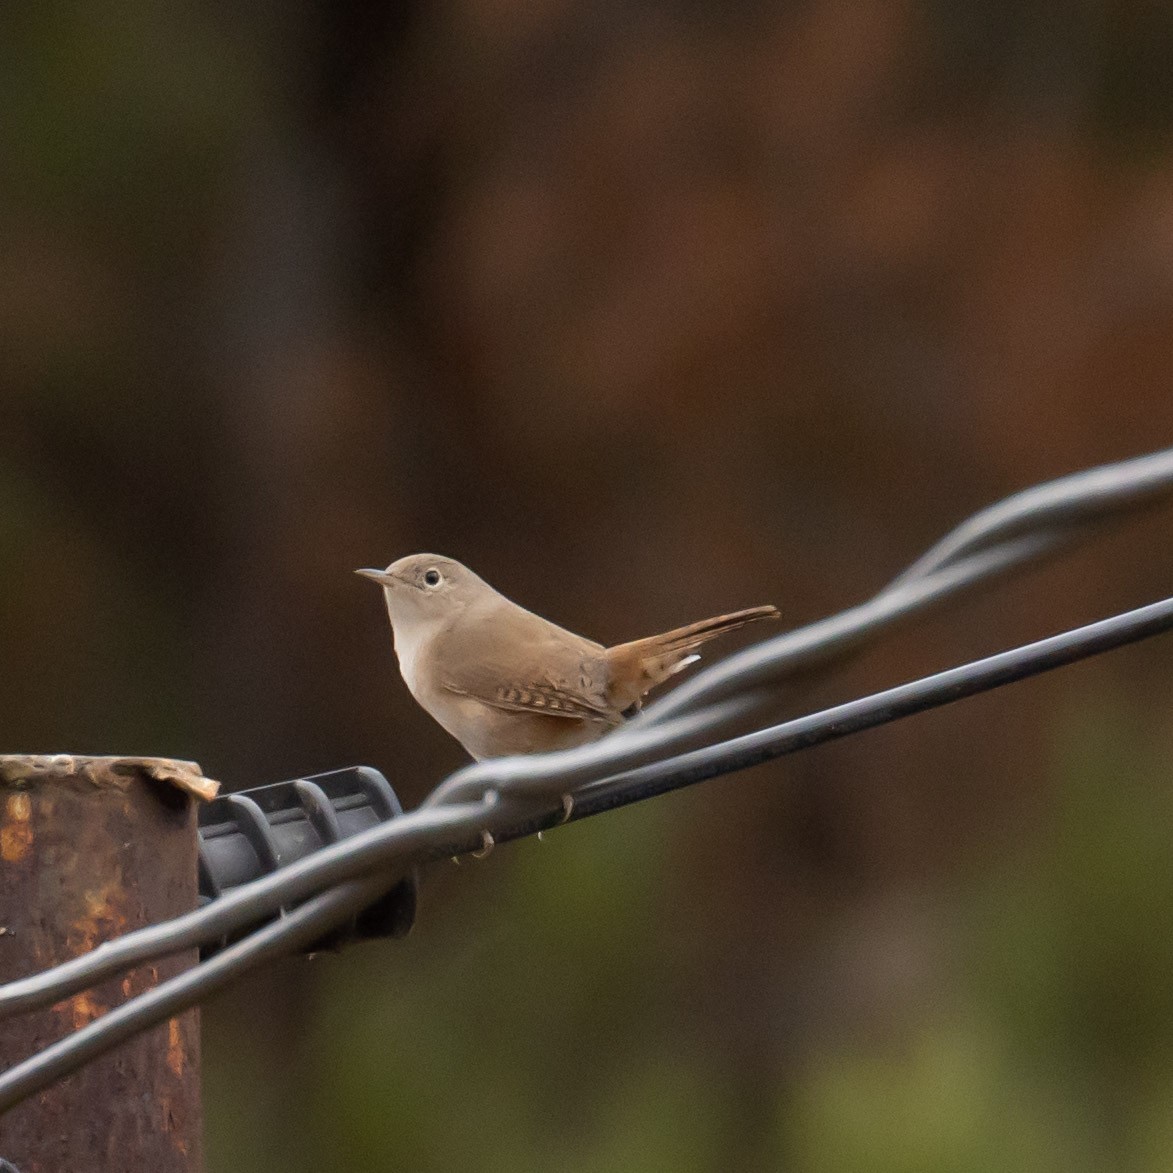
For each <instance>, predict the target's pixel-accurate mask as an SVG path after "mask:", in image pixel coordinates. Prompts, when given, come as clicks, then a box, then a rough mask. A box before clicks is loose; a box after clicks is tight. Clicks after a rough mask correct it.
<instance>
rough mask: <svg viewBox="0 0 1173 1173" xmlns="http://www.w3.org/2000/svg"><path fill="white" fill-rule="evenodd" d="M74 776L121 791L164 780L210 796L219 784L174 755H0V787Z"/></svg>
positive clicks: (199, 795)
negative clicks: (133, 781) (135, 784)
mask: <svg viewBox="0 0 1173 1173" xmlns="http://www.w3.org/2000/svg"><path fill="white" fill-rule="evenodd" d="M49 778H52V779H53V781H54V782H55V783H60V782H61V780H62V779H76V780H77V781H78V783H79V784H80V785H85V786H98V787H103V786H108V787H112V788H114V789H118V790H125V789H126V788H127V786H128V785H130V781H131V779H133V778H150V779H152V780H153V781H155V782H163V783H167V784H169V785H171V786H174V787H176V788H177V789H179V790H182V791H185V792H186V793H188V794H194V795H195V796H196V798H202V799H204V800H205V801H206V800H209V799H213V798H215V797H216V794H217V793H218V792H219V790H220V783H219V782H213V781H212V779H211V778H205V777H204V774H203V771H202V770H201V769H200V767H199V765H198V764H197V763H196V762H181V761H177V760H176V759H174V758H122V757H87V756H82V755H74V754H0V787H4V786H7V787H10V788H12V789H17V790H22V789H28V788H30V787H33V786H36V785H37V784H38V783H39V782H40V781H41V780H42V779H49Z"/></svg>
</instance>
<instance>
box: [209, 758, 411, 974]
mask: <svg viewBox="0 0 1173 1173" xmlns="http://www.w3.org/2000/svg"><path fill="white" fill-rule="evenodd" d="M401 814H403V807H402V806H401V805H400V803H399V799H398V797H396V794H395V791H394V790H393V789H392V788H391V784H390V783H389V782H388V781H387V779H386V778H384V777H383V775H382V774H380V773H379V771H378V770H374V769H372V768H371V767H370V766H351V767H350V768H349V769H345V770H331V771H330V772H329V773H328V774H314V775H313V776H312V777H309V778H295V779H294V780H293V781H291V782H275V783H273V784H272V785H271V786H257V787H255V788H253V789H252V790H240V791H237V792H236V793H234V794H225V795H222V796H221V797H220V798H216V799H213V800H212V801H211V802H209V803H205V804H204V805H203V806H202V807H201V808H200V813H199V832H200V903H201V904H207V903H208V902H209V901H211V900H215V899H216V898H217V897H218V896H222V895H223V894H224V893H226V892H230V891H231V890H232V889H233V888H235V887H237V886H238V885H240V884H247V883H248V882H249V881H250V880H256V879H258V878H259V877H261V876H265V875H269V874H271V873H272V872H275V871H277V870H279V869H280V868H282V867H284V866H285V865H286V864H289V863H292V862H293V861H294V860H298V859H304V858H305V856H307V855H311V854H313V852H315V851H318V850H320V849H321V848H323V847H326V846H328V845H329V844H331V843H337V842H338V841H339V840H341V839H346V838H348V837H349V836H351V835H356V834H358V832H360V831H365V830H367V829H368V828H370V827H374V826H377V825H378V824H379V823H385V822H388V821H389V820H391V819H394V818H398V817H399V815H401ZM416 889H417V878H416V874H415V872H414V871H413V872H412V873H411V874H410V875H408V876H405V877H404V878H403V879H402V880H400V881H399V883H397V884H396V885H395V887H394V888H392V889H391V890H390V891H389V892H388V893H387V894H386V895H385V896H383V897H381V898H380V899H379V900H377V901H375V903H374V904H372V905H370V906H369V907H367V908H364V909H363V910H362V912H360V913H359V914H358V915H357V916H356V917H354V918H353V919H352V921H351V922H350V924H348V925H344V926H342V927H341V928H339V929H337V930H336V931H335V932H333V933H331V934H330V936H329V938H328V939H326V940H323V941H317V942H315V943H314V944H313V945H312V946H311V947H310V952H313V951H316V950H320V949H325V948H338V947H340V946H341V945H343V944H345V943H346V942H347V941H349V940H354V939H368V938H372V937H405V936H406V935H407V934H408V932H409V931H410V930H411V926H412V924H413V923H414V922H415V910H416ZM225 944H227V941H226V940H225V941H221V942H219V944H218V945H214V946H211V947H205V949H204V950H203V955H204V956H208V955H209V954H210V953H214V952H216V949H217V948H223V946H224V945H225Z"/></svg>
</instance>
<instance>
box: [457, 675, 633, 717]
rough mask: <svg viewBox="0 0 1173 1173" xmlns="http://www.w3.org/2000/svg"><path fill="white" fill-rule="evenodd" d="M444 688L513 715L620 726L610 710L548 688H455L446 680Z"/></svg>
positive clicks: (505, 685)
mask: <svg viewBox="0 0 1173 1173" xmlns="http://www.w3.org/2000/svg"><path fill="white" fill-rule="evenodd" d="M443 687H444V688H446V689H447V690H448V691H449V692H454V693H457V694H459V695H460V696H469V697H472V698H474V699H475V700H478V701H480V702H481V703H482V704H486V705H492V706H493V707H494V708H496V709H507V710H509V711H510V712H514V713H542V714H544V715H545V716H547V717H572V718H575V719H577V720H580V721H582V720H586V721H603V722H606V723H607V724H608V725H615V724H618V718H617V717H616V716H615V715H614V714H613V713H612V712H611V711H610V710H608V709H606V708H604V707H602V706H601V705H598V704H595V703H593V702H592V701H591V700H590V699H589V698H587V697H584V696H582V695H575V694H574V693H570V692H566V691H564V690H563V689H560V688H554V687H552V686H551V685H549V684H533V683H526V684H500V683H496V684H494V683H491V682H488V681H485V682H483V683H482V684H481V685H480V686H479V687H478V686H477V685H476V684H471V685H470V684H469V683H465V684H456V683H455V682H454V681H451V680H446V681H445V682H444V685H443Z"/></svg>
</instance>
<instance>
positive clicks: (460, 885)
mask: <svg viewBox="0 0 1173 1173" xmlns="http://www.w3.org/2000/svg"><path fill="white" fill-rule="evenodd" d="M0 22H2V29H0V110H2V111H3V114H2V115H0V436H2V438H3V444H2V446H0V550H2V552H3V560H4V568H5V569H4V574H3V576H0V649H2V652H3V669H2V671H0V732H2V734H3V737H2V739H0V740H2V743H3V748H4V749H5V750H6V751H13V752H16V751H21V752H33V751H37V752H56V751H71V752H96V753H128V754H159V755H172V756H177V757H183V758H193V759H196V760H198V761H199V762H200V763H201V764H202V765H203V767H204V769H205V771H206V772H207V773H208V774H209V775H211V776H213V777H216V778H220V779H223V780H224V782H225V783H226V784H227V785H228V786H229V787H243V786H252V785H259V784H261V783H264V782H271V781H276V780H279V779H283V778H287V777H295V776H297V775H299V774H304V773H310V772H313V771H317V770H323V769H329V768H332V767H337V766H342V765H347V764H351V763H356V762H363V763H367V764H370V765H373V766H376V767H378V768H379V769H381V770H382V771H383V772H384V773H385V774H386V775H387V776H388V778H389V779H390V780H391V781H392V782H393V784H394V785H395V786H396V787H397V789H398V790H399V792H400V794H401V796H402V797H403V799H404V801H405V803H406V804H408V805H414V804H415V803H417V802H418V801H419V800H420V798H421V797H422V796H423V795H424V794H425V793H426V792H427V791H428V790H429V789H430V788H431V787H432V786H433V785H434V784H435V783H436V782H437V781H438V780H439V779H440V778H442V777H443V776H444V775H445V773H446V772H448V771H449V770H451V769H453V768H454V767H456V766H458V765H459V764H461V762H462V761H463V754H462V751H461V750H460V748H459V747H458V746H457V745H456V743H455V742H453V741H452V740H450V739H449V738H448V737H447V736H446V735H445V734H444V733H443V731H442V730H441V729H440V728H439V727H438V726H436V725H435V724H434V723H432V722H431V720H430V719H429V718H428V717H427V716H426V715H424V714H423V713H422V711H420V710H418V709H417V708H416V707H415V705H414V703H413V702H412V701H411V699H410V697H409V696H408V694H407V691H406V689H405V688H404V686H403V685H402V683H401V681H400V679H399V676H398V671H397V668H396V665H395V661H394V658H393V655H392V650H391V643H390V634H389V630H388V628H387V626H386V620H385V616H384V613H383V611H382V605H381V600H380V598H379V594H378V591H377V590H375V589H374V588H373V587H372V586H371V585H370V584H369V583H364V582H363V581H361V580H359V579H356V578H355V577H354V575H353V574H352V570H353V569H354V568H355V567H358V566H369V565H383V564H385V563H387V562H389V561H391V560H392V559H393V558H396V557H399V556H400V555H402V554H404V553H408V552H412V551H416V550H435V551H439V552H443V553H447V554H451V555H453V556H455V557H458V558H460V559H461V560H463V561H465V562H467V563H468V564H469V565H471V566H472V567H474V568H475V569H476V570H478V571H479V572H480V573H481V574H482V575H483V576H484V577H485V578H487V579H488V580H489V581H490V582H491V583H493V584H494V585H496V586H498V587H499V588H500V589H501V590H503V591H504V592H505V593H507V594H509V595H510V596H511V597H513V598H515V599H517V600H519V601H521V602H522V603H524V604H525V605H527V606H530V607H532V608H533V609H535V610H537V611H539V612H541V613H542V614H544V615H547V616H549V617H550V618H552V619H554V620H555V621H557V622H560V623H562V624H564V625H566V626H568V627H571V628H573V629H575V630H578V631H582V632H584V633H586V634H589V635H591V636H593V637H595V638H597V639H600V640H603V641H607V642H616V641H620V640H624V639H629V638H634V637H636V636H640V635H645V634H649V633H650V632H652V631H655V630H660V629H663V628H666V627H670V626H674V625H677V624H681V623H684V622H687V621H690V620H693V619H697V618H700V617H702V616H705V615H708V614H710V613H714V612H717V611H722V610H728V609H731V608H735V607H740V606H747V605H751V604H757V603H764V602H773V603H776V604H778V605H779V606H780V607H781V608H782V610H783V612H784V615H785V618H786V621H787V623H788V624H791V625H798V624H801V623H804V622H808V621H810V620H813V619H816V618H818V617H820V616H822V615H825V614H827V613H830V612H832V611H835V610H838V609H839V608H842V607H844V606H847V605H850V604H852V603H854V602H856V601H859V600H860V599H862V598H863V597H865V596H866V595H868V594H870V593H871V592H873V591H874V590H875V589H877V588H878V587H879V586H880V585H881V584H882V583H883V582H884V581H886V579H887V578H888V577H890V576H891V575H893V574H894V573H895V572H896V571H898V570H899V569H900V568H901V567H902V566H903V565H904V564H906V563H907V562H908V561H910V560H911V559H912V558H913V557H915V556H916V555H917V554H918V553H919V552H920V551H921V550H922V549H923V548H924V547H925V546H927V545H928V544H929V543H930V542H931V541H933V540H934V539H935V538H937V537H938V536H939V535H940V534H941V533H943V532H944V531H945V530H946V529H947V528H949V527H950V526H951V525H952V524H953V523H954V522H956V521H958V520H960V519H961V518H963V517H964V516H966V515H967V514H968V513H970V512H972V511H974V510H975V509H977V508H979V507H981V506H982V505H984V504H987V503H989V502H991V501H993V500H995V499H996V498H998V497H1000V496H1003V495H1005V494H1006V493H1009V492H1011V491H1013V490H1015V489H1017V488H1021V487H1023V486H1026V485H1029V484H1032V483H1035V482H1037V481H1040V480H1043V479H1046V478H1049V477H1052V476H1056V475H1059V474H1062V473H1065V472H1068V471H1071V470H1074V469H1077V468H1080V467H1084V466H1087V465H1090V464H1095V463H1100V462H1103V461H1107V460H1113V459H1117V458H1121V457H1124V456H1128V455H1132V454H1134V453H1139V452H1142V451H1147V450H1149V449H1152V448H1156V447H1160V446H1163V445H1167V444H1169V443H1171V442H1173V396H1171V395H1170V358H1171V355H1173V10H1171V9H1170V7H1169V6H1168V5H1167V4H1166V3H1163V2H1160V0H1115V2H1113V3H1108V2H1107V0H1083V2H1080V3H1074V4H1058V3H1054V2H1049V0H1028V2H1027V3H1020V4H1009V3H1004V2H1002V0H987V2H986V3H980V4H961V3H947V2H945V0H920V2H914V0H883V2H882V3H881V2H879V0H801V2H799V0H787V2H783V3H764V2H761V0H739V2H737V3H733V4H726V5H720V6H718V5H709V4H701V3H696V2H694V0H666V2H661V3H643V4H639V3H626V4H625V3H596V4H583V3H570V2H568V0H543V2H542V3H537V4H534V3H528V4H527V3H521V2H519V0H451V2H448V3H437V2H433V3H420V2H418V0H401V2H399V3H394V4H392V3H385V4H369V3H361V2H356V0H335V2H333V3H329V4H327V3H316V4H315V3H309V2H302V3H283V4H277V3H253V4H243V5H236V4H228V3H225V2H223V0H219V2H216V0H209V2H206V3H199V2H196V0H187V2H185V0H177V2H174V3H170V4H163V3H153V2H151V0H46V2H45V3H42V4H39V5H35V6H14V7H10V8H7V9H6V10H5V11H4V13H3V15H0ZM1171 522H1173V510H1170V509H1166V510H1164V511H1161V510H1156V511H1150V512H1149V513H1147V514H1146V515H1145V516H1144V517H1142V518H1140V519H1137V520H1134V521H1130V522H1127V523H1124V524H1121V525H1119V526H1118V527H1115V528H1114V529H1113V531H1112V532H1111V533H1110V534H1108V535H1106V536H1102V537H1099V538H1097V539H1096V540H1094V541H1093V542H1091V543H1089V544H1088V545H1086V546H1085V547H1083V548H1081V549H1080V551H1078V552H1077V553H1076V554H1074V555H1070V556H1067V557H1064V558H1062V559H1059V560H1057V561H1055V562H1053V563H1051V564H1049V565H1048V566H1047V567H1046V568H1045V569H1041V570H1036V571H1032V572H1030V573H1029V574H1025V575H1022V576H1020V577H1018V578H1016V579H1015V580H1013V581H1012V582H1010V583H1006V584H1002V585H999V586H996V587H991V588H986V589H984V590H983V591H981V592H980V594H979V596H973V597H968V598H966V599H964V600H960V601H954V602H953V603H951V604H950V605H949V606H948V607H947V608H945V609H944V610H942V611H940V612H937V613H935V614H934V615H933V616H932V617H931V618H926V619H923V620H921V621H918V622H917V623H916V624H915V625H913V626H911V627H909V628H908V629H907V630H905V631H903V632H902V633H900V634H899V635H898V636H893V637H891V638H889V639H887V640H885V641H884V642H883V643H882V644H881V645H880V646H878V647H877V648H875V649H874V650H873V651H871V652H869V653H868V654H867V655H865V656H864V657H862V658H860V659H859V660H857V661H855V662H853V663H852V664H850V665H849V666H845V667H844V668H843V669H842V670H841V671H837V672H835V673H831V674H829V675H827V676H826V677H824V678H821V679H820V680H819V681H818V682H817V683H812V684H811V685H809V686H807V687H804V688H803V689H802V690H796V691H795V693H794V695H793V696H791V697H789V698H788V699H787V706H788V709H789V711H792V712H799V711H803V710H805V709H808V708H811V707H814V706H818V705H823V704H826V703H829V702H832V701H834V700H837V699H842V698H846V697H849V696H852V695H856V694H858V693H860V692H863V691H867V690H872V689H875V688H879V687H882V686H884V685H887V684H892V683H896V682H899V681H902V680H905V679H908V678H911V677H913V676H914V675H918V674H921V673H924V672H928V671H931V670H934V669H937V668H941V667H946V666H949V665H951V664H953V663H955V662H958V661H960V660H962V659H965V658H972V657H976V656H978V655H981V654H984V653H988V652H990V651H994V650H998V649H1001V648H1004V647H1009V646H1011V645H1013V644H1015V643H1017V642H1021V641H1024V640H1027V639H1030V638H1034V637H1037V636H1041V635H1045V634H1050V633H1052V632H1054V631H1057V630H1060V629H1062V628H1064V627H1067V626H1071V625H1074V624H1078V623H1081V622H1086V621H1089V620H1092V619H1095V618H1099V617H1102V616H1104V615H1106V614H1109V613H1110V612H1112V611H1113V610H1117V609H1123V608H1126V607H1130V606H1135V605H1139V604H1141V603H1144V602H1148V601H1151V600H1153V599H1155V598H1158V597H1162V596H1164V595H1167V594H1169V593H1170V592H1171V591H1173V574H1171V570H1173V567H1171V565H1170V561H1171V560H1170V556H1169V549H1170V543H1169V527H1170V524H1171ZM749 634H751V633H747V635H749ZM733 642H734V641H730V643H729V644H727V645H722V646H721V648H720V649H715V651H717V650H720V651H722V652H723V651H725V650H727V648H728V647H729V646H731V645H732V643H733ZM1169 656H1170V645H1169V643H1168V642H1166V641H1164V640H1154V641H1151V642H1150V643H1146V644H1144V645H1141V646H1138V647H1135V648H1132V649H1128V650H1125V651H1121V652H1117V653H1114V654H1112V655H1110V656H1106V657H1103V658H1102V659H1099V660H1096V661H1095V662H1092V663H1088V664H1085V665H1082V666H1079V667H1076V668H1071V669H1067V670H1064V671H1062V672H1059V673H1055V674H1053V675H1051V676H1048V677H1045V678H1043V679H1039V680H1036V681H1033V682H1029V683H1025V684H1021V685H1017V686H1015V687H1012V688H1007V689H1004V690H1000V691H998V692H996V693H993V694H990V695H987V696H985V697H982V698H978V699H975V700H970V701H967V702H965V703H963V704H960V705H957V706H954V707H951V708H947V709H944V710H941V711H939V712H936V713H933V714H930V715H927V716H922V717H918V718H915V719H912V720H908V721H904V722H901V723H899V724H898V725H895V726H892V727H889V728H886V729H883V730H879V731H876V732H872V733H868V734H865V735H862V736H859V737H855V738H852V739H850V740H849V741H846V742H843V743H841V744H836V745H832V746H828V747H826V748H823V749H819V750H816V751H813V752H808V753H804V754H802V755H799V756H797V757H795V758H793V759H790V760H784V761H781V762H779V763H777V764H775V765H774V766H772V767H769V768H761V769H758V770H756V771H753V772H750V773H747V774H742V775H738V776H735V777H731V778H726V779H723V780H719V781H715V782H711V783H708V784H706V785H705V786H702V787H697V788H695V789H693V790H690V791H687V792H683V793H679V794H676V795H673V796H669V797H666V798H663V799H661V800H658V801H656V802H654V803H648V804H644V805H642V806H640V807H636V808H632V809H628V810H625V811H622V812H618V813H614V814H611V815H609V816H607V817H605V818H599V819H592V820H590V821H588V822H584V823H581V824H576V825H573V826H570V827H567V828H565V829H563V830H559V831H557V832H554V833H551V834H549V835H547V836H546V837H545V840H544V842H542V843H538V842H536V841H526V842H522V843H518V844H515V845H511V846H509V847H507V848H503V849H500V850H498V851H497V852H495V853H494V854H493V855H492V856H491V857H490V858H489V859H487V860H485V861H484V862H481V863H476V864H471V863H470V864H467V865H465V866H462V867H459V868H457V867H453V866H451V865H447V866H445V867H438V868H435V869H433V870H432V871H431V872H429V873H428V883H427V886H426V888H425V891H424V895H423V904H422V909H421V915H420V919H419V923H418V925H417V927H416V930H415V932H414V933H413V935H412V936H411V937H410V938H409V939H408V940H407V941H406V942H402V943H391V942H379V943H372V944H368V945H364V946H362V947H356V948H352V949H349V950H348V951H346V952H344V953H342V954H340V955H338V956H323V957H319V958H317V959H315V960H314V961H312V962H306V961H304V960H301V959H296V960H290V961H287V962H286V963H284V964H282V965H280V966H277V967H274V968H273V969H271V970H269V971H266V972H265V973H263V974H261V975H259V976H257V977H256V978H255V979H253V980H250V981H249V982H248V983H247V984H245V985H243V986H241V987H239V988H237V989H235V990H234V991H233V992H232V993H231V994H229V995H227V996H224V997H222V998H220V999H219V1000H217V1001H216V1002H214V1003H213V1004H211V1005H209V1006H208V1007H207V1008H206V1009H205V1012H204V1026H205V1029H204V1040H205V1065H206V1108H207V1149H208V1153H207V1159H208V1169H209V1171H210V1173H229V1171H231V1173H269V1171H275V1170H281V1171H283V1173H296V1171H302V1170H304V1171H308V1170H311V1169H324V1168H329V1169H344V1170H354V1171H356V1173H362V1171H366V1170H407V1171H409V1173H411V1171H416V1170H419V1171H423V1173H427V1171H430V1170H447V1169H452V1168H458V1167H464V1168H475V1169H485V1170H528V1169H564V1170H571V1171H575V1173H594V1171H600V1173H601V1171H604V1170H632V1171H636V1173H643V1171H660V1170H664V1171H669V1170H698V1171H718V1170H729V1169H745V1170H775V1169H792V1170H799V1171H811V1173H848V1171H854V1170H859V1169H869V1170H879V1171H881V1173H885V1171H888V1170H892V1171H910V1173H915V1171H924V1173H937V1171H946V1173H948V1171H954V1170H955V1171H958V1173H962V1171H970V1170H972V1171H974V1173H977V1171H979V1170H980V1171H985V1170H991V1169H998V1170H1009V1171H1016V1170H1023V1171H1028V1170H1029V1171H1032V1173H1033V1171H1036V1170H1042V1171H1047V1170H1063V1171H1072V1170H1074V1171H1077V1173H1078V1171H1081V1170H1098V1169H1112V1170H1125V1171H1130V1173H1157V1171H1166V1170H1171V1169H1173V981H1171V980H1170V974H1171V973H1173V932H1171V931H1170V930H1171V928H1173V786H1171V779H1170V761H1171V759H1173V721H1171V718H1170V713H1171V711H1173V669H1171V668H1170V659H1169Z"/></svg>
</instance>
